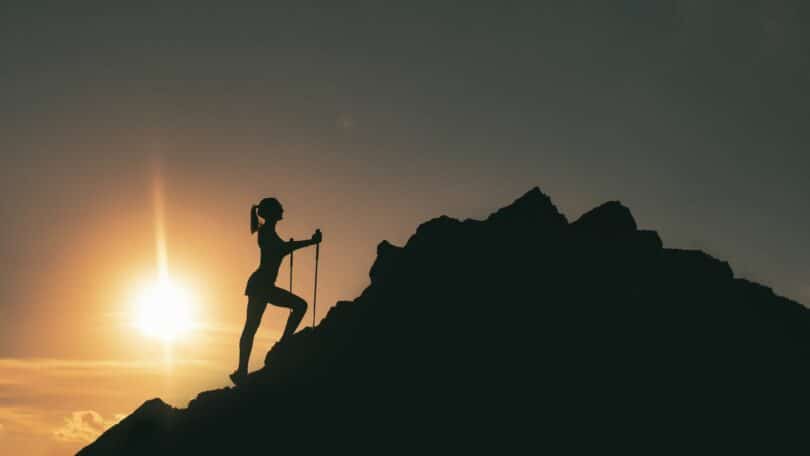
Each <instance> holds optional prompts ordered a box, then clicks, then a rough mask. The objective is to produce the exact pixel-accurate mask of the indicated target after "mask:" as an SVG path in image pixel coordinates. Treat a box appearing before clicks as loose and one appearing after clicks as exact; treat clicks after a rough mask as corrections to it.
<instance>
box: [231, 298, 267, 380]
mask: <svg viewBox="0 0 810 456" xmlns="http://www.w3.org/2000/svg"><path fill="white" fill-rule="evenodd" d="M266 306H267V303H266V302H265V301H264V300H263V299H257V298H249V299H248V306H247V318H246V319H245V328H244V329H243V330H242V337H241V338H239V368H238V369H237V372H240V373H243V374H247V370H248V361H249V360H250V352H251V350H253V337H254V336H255V335H256V330H257V329H259V323H261V321H262V315H263V314H264V309H265V307H266Z"/></svg>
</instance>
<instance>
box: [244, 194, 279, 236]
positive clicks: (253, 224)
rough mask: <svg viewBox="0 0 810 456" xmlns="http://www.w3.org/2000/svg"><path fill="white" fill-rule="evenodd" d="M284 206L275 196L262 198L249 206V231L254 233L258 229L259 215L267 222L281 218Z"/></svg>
mask: <svg viewBox="0 0 810 456" xmlns="http://www.w3.org/2000/svg"><path fill="white" fill-rule="evenodd" d="M283 213H284V208H282V207H281V203H279V202H278V200H277V199H275V198H264V199H263V200H261V201H260V202H259V204H258V205H255V206H253V207H251V208H250V232H251V233H255V232H256V231H258V230H259V217H261V218H263V219H264V220H265V221H267V222H277V221H279V220H281V218H282V214H283Z"/></svg>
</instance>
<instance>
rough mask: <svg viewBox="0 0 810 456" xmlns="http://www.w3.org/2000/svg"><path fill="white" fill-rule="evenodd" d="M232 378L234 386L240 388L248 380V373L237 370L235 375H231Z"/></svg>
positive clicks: (234, 372)
mask: <svg viewBox="0 0 810 456" xmlns="http://www.w3.org/2000/svg"><path fill="white" fill-rule="evenodd" d="M230 377H231V381H232V382H233V384H234V385H236V386H239V385H240V384H241V383H242V382H244V381H245V379H246V378H247V372H245V371H240V370H238V369H237V370H235V371H233V373H232V374H231V375H230Z"/></svg>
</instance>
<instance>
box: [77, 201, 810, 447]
mask: <svg viewBox="0 0 810 456" xmlns="http://www.w3.org/2000/svg"><path fill="white" fill-rule="evenodd" d="M377 252H378V257H377V259H376V261H375V262H374V265H373V266H372V268H371V271H370V277H371V284H370V285H369V286H368V287H367V288H366V289H365V290H364V291H363V293H362V294H361V295H360V296H359V297H358V298H356V299H354V300H353V301H342V302H340V303H338V305H336V306H335V307H333V308H332V309H330V310H329V312H328V313H327V315H326V317H325V318H324V319H323V320H322V321H321V322H320V324H319V325H318V326H317V327H316V328H314V329H311V328H307V329H304V330H302V331H300V332H299V333H297V334H295V335H294V336H293V337H292V338H290V339H289V340H288V341H286V342H285V343H284V344H281V345H278V346H276V347H274V348H273V350H271V351H270V352H269V353H268V356H267V358H266V367H265V368H264V369H262V370H260V371H258V372H256V373H253V374H252V375H251V377H250V381H249V382H248V383H247V384H246V385H245V386H241V387H239V388H224V389H219V390H215V391H209V392H205V393H201V394H200V395H199V396H198V397H197V398H196V399H195V400H193V401H192V402H191V403H190V404H189V407H188V408H187V409H185V410H176V409H171V408H168V406H166V405H165V404H162V403H157V402H148V403H147V404H144V406H143V407H141V408H140V409H138V410H137V411H136V412H135V413H133V414H132V415H131V416H130V417H129V418H127V419H125V420H124V421H122V422H121V423H119V424H118V425H116V426H114V427H113V428H111V429H110V430H109V431H107V432H106V433H105V434H104V435H103V436H101V437H100V438H99V439H98V440H97V441H96V442H95V443H93V444H91V445H90V446H88V447H87V448H85V449H84V450H83V451H82V452H81V453H80V454H81V455H84V456H87V455H90V456H92V455H108V454H109V455H112V454H115V455H134V454H139V455H140V454H150V455H155V454H231V453H240V452H263V453H273V452H278V451H285V450H287V449H290V450H295V451H299V450H300V449H301V446H302V445H303V446H305V448H306V449H308V450H314V449H327V450H330V451H337V452H344V451H348V452H353V453H357V452H360V453H363V452H372V451H373V452H375V453H380V452H385V453H388V452H392V451H402V452H405V451H408V452H420V453H424V452H428V453H438V452H448V453H453V454H458V453H465V452H472V451H475V452H484V451H486V452H490V453H495V454H505V453H518V452H521V453H522V452H526V451H527V449H528V451H533V452H540V451H541V450H542V449H546V450H551V452H554V451H553V450H554V446H553V444H552V443H550V442H553V441H554V437H555V436H565V435H571V436H573V437H570V438H566V439H564V443H565V445H566V448H569V445H570V444H571V442H573V441H580V440H583V439H584V440H588V439H590V440H591V441H593V442H602V440H601V439H599V438H593V439H591V437H592V436H594V435H599V433H608V434H610V435H612V436H619V437H618V438H622V436H628V435H630V436H632V438H633V439H638V438H643V436H647V435H654V432H652V433H651V432H650V431H657V432H658V433H660V434H664V435H661V436H660V437H659V438H657V439H656V442H655V443H656V444H658V445H668V442H671V441H681V442H684V441H691V439H692V438H693V437H694V436H692V435H690V434H689V433H688V432H687V431H684V429H685V428H686V429H688V428H689V427H690V426H691V427H695V426H697V427H701V428H706V429H709V428H711V429H715V430H716V429H718V428H719V427H720V426H723V425H727V426H728V425H731V424H733V423H745V424H748V425H750V423H752V422H755V421H756V420H760V421H763V420H764V419H767V420H768V421H771V422H772V421H773V417H775V416H781V415H782V414H784V413H786V410H785V409H790V408H791V407H792V408H794V409H795V410H794V411H801V412H804V407H803V405H802V402H801V401H795V400H794V399H795V398H796V397H800V396H801V394H802V392H803V391H804V390H805V389H806V385H808V384H810V368H808V367H807V359H808V356H809V355H810V315H809V314H810V312H808V310H807V309H806V308H804V307H802V306H801V305H799V304H798V303H795V302H792V301H790V300H787V299H785V298H781V297H779V296H776V295H774V294H773V292H772V291H771V290H770V289H768V288H766V287H762V286H760V285H757V284H754V283H751V282H748V281H745V280H742V279H739V278H734V276H733V271H732V269H731V268H730V266H729V265H728V263H726V262H723V261H720V260H716V259H714V258H712V257H710V256H709V255H706V254H705V253H703V252H698V251H686V250H677V249H664V248H663V246H662V243H661V239H660V238H659V237H658V235H657V233H655V232H654V231H645V230H638V229H637V227H636V222H635V220H634V219H633V217H632V214H631V213H630V211H629V210H628V209H627V208H626V207H624V206H622V205H621V204H620V203H618V202H610V203H607V204H605V205H602V206H600V207H598V208H596V209H594V210H593V211H590V212H588V213H586V214H585V215H583V216H582V217H580V219H579V220H577V221H576V222H574V223H572V224H569V223H568V222H567V220H566V218H565V217H564V216H563V215H562V214H560V213H559V211H558V210H557V208H556V207H555V206H554V205H553V203H552V202H551V200H550V199H549V198H548V197H547V196H546V195H544V194H543V193H542V192H541V191H540V190H539V189H538V188H534V189H532V190H531V191H530V192H528V193H527V194H526V195H524V196H522V197H521V198H519V199H517V200H516V201H515V202H514V203H513V204H511V205H509V206H507V207H505V208H502V209H500V210H498V211H497V212H496V213H494V214H492V215H490V216H489V217H488V218H486V219H485V220H483V221H476V220H465V221H463V222H460V221H458V220H455V219H452V218H450V217H446V216H443V217H439V218H436V219H433V220H431V221H429V222H426V223H424V224H422V225H420V226H419V228H418V229H417V231H416V233H415V234H414V235H413V236H412V237H411V238H410V239H409V240H408V242H407V243H406V245H405V246H404V247H397V246H393V245H391V244H390V243H388V242H385V241H383V242H382V243H380V244H379V246H378V250H377ZM234 344H236V341H234ZM224 380H225V379H223V381H224ZM741 401H744V407H740V406H739V404H740V403H741ZM161 404H162V405H161ZM777 406H778V409H775V408H774V407H777ZM763 417H764V418H763ZM310 424H312V426H313V429H310V428H309V425H310ZM735 431H738V429H735ZM541 434H542V436H543V438H541V437H540V435H541ZM639 436H642V437H639ZM627 438H628V439H630V438H631V437H627ZM599 445H603V443H599ZM569 449H570V448H569ZM598 450H599V452H605V451H606V449H605V447H604V446H600V447H599V448H598Z"/></svg>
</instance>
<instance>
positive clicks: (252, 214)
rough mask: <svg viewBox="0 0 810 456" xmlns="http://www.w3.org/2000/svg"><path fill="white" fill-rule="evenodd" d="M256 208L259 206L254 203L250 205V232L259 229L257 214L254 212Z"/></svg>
mask: <svg viewBox="0 0 810 456" xmlns="http://www.w3.org/2000/svg"><path fill="white" fill-rule="evenodd" d="M258 209H259V206H257V205H255V204H254V205H253V206H250V234H253V233H255V232H257V231H259V214H257V213H256V211H257V210H258Z"/></svg>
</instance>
